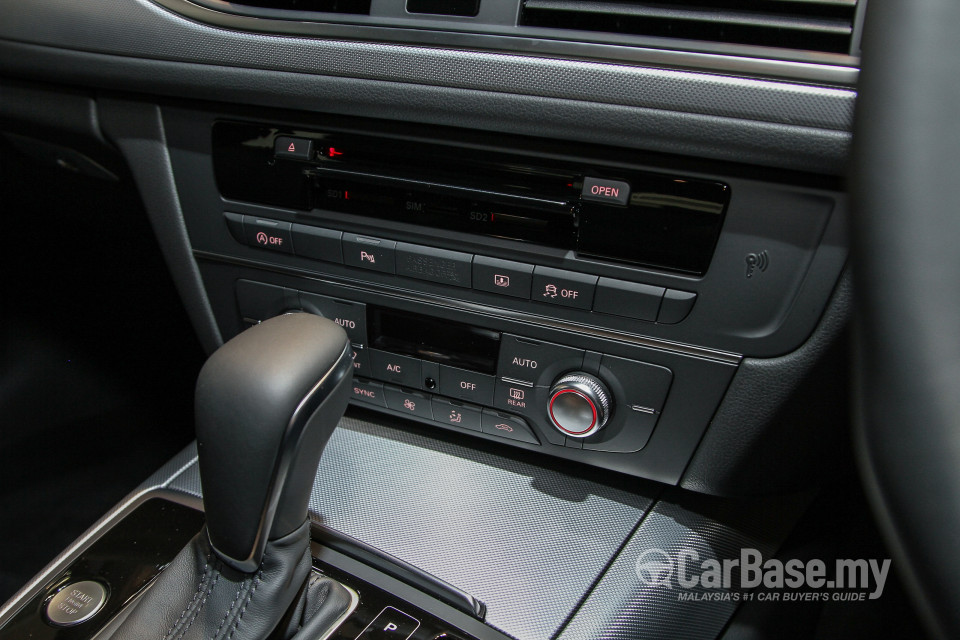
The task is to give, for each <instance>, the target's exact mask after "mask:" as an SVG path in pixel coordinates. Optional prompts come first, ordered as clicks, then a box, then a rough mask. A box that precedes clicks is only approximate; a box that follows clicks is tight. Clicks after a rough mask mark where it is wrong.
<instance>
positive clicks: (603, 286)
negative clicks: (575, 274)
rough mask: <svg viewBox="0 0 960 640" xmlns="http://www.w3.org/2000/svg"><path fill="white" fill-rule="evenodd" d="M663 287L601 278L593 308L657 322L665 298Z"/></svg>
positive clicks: (616, 314)
mask: <svg viewBox="0 0 960 640" xmlns="http://www.w3.org/2000/svg"><path fill="white" fill-rule="evenodd" d="M663 292H664V288H663V287H654V286H652V285H649V284H639V283H636V282H626V281H624V280H614V279H613V278H600V281H599V282H598V283H597V294H596V296H595V297H594V300H593V310H594V311H599V312H600V313H609V314H611V315H615V316H623V317H626V318H636V319H637V320H647V321H648V322H655V321H656V319H657V313H658V312H659V311H660V300H661V299H663Z"/></svg>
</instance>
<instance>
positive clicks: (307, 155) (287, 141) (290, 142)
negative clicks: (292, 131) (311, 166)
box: [273, 136, 313, 160]
mask: <svg viewBox="0 0 960 640" xmlns="http://www.w3.org/2000/svg"><path fill="white" fill-rule="evenodd" d="M273 155H274V156H275V157H277V158H287V159H290V160H310V159H312V158H313V140H310V139H309V138H293V137H290V136H277V139H276V140H274V141H273Z"/></svg>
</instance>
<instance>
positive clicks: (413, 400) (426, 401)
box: [383, 385, 433, 420]
mask: <svg viewBox="0 0 960 640" xmlns="http://www.w3.org/2000/svg"><path fill="white" fill-rule="evenodd" d="M383 393H384V395H385V396H386V397H387V408H388V409H393V410H394V411H402V412H403V413H409V414H410V415H412V416H417V417H418V418H426V419H428V420H433V409H432V408H431V406H430V396H429V395H427V394H425V393H420V392H418V391H410V390H408V389H398V388H396V387H391V386H390V385H384V387H383Z"/></svg>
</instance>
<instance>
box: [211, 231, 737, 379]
mask: <svg viewBox="0 0 960 640" xmlns="http://www.w3.org/2000/svg"><path fill="white" fill-rule="evenodd" d="M193 255H194V257H196V258H199V259H203V260H209V261H213V262H221V263H224V264H232V265H237V266H241V267H252V268H256V269H259V270H261V271H271V272H273V273H279V274H282V275H290V276H297V277H300V278H305V279H307V280H311V281H314V282H319V283H323V284H330V285H340V286H344V285H347V286H350V287H351V288H353V289H354V290H357V291H363V292H366V293H378V294H385V295H389V296H392V297H395V298H399V299H401V300H408V301H413V302H424V303H429V304H431V305H439V306H443V307H447V308H449V309H456V310H460V311H473V312H476V313H480V314H483V315H486V316H490V317H499V318H509V319H512V320H518V321H522V322H525V323H528V324H532V325H536V326H540V327H544V328H548V329H558V330H560V331H573V332H576V333H580V334H585V335H589V336H592V337H596V338H604V339H608V340H616V341H619V342H625V343H628V344H631V345H635V346H642V347H649V348H651V349H658V350H660V351H667V352H670V353H676V354H680V355H685V356H693V357H696V358H703V359H706V360H712V361H714V362H721V363H724V364H732V365H737V364H740V361H741V360H743V356H741V355H739V354H736V353H731V352H727V351H721V350H718V349H708V348H706V347H698V346H696V345H689V344H682V343H679V342H670V341H669V340H659V339H656V338H649V337H646V336H641V335H631V334H628V333H621V332H619V331H613V330H610V329H601V328H599V327H591V326H589V325H584V324H579V323H574V322H569V321H563V320H559V319H557V318H550V317H548V316H533V315H532V314H530V313H525V312H519V311H513V310H511V309H505V308H502V307H491V306H488V305H484V304H478V303H475V302H467V301H465V300H453V299H450V298H446V297H442V296H434V295H430V294H428V293H422V292H416V291H409V290H403V291H401V290H398V289H397V288H395V287H384V286H380V285H377V284H375V283H371V282H366V281H362V282H345V281H339V280H335V279H331V278H324V277H319V276H317V274H316V273H315V272H312V271H308V270H305V269H296V268H293V267H286V266H281V265H278V264H275V263H267V262H257V261H254V260H246V259H244V258H237V257H234V256H227V255H222V254H219V253H212V252H208V251H200V250H194V252H193Z"/></svg>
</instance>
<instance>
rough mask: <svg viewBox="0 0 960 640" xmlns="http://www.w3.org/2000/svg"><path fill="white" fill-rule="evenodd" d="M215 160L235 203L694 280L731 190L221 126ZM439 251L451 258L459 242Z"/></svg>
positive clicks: (350, 136) (385, 142)
mask: <svg viewBox="0 0 960 640" xmlns="http://www.w3.org/2000/svg"><path fill="white" fill-rule="evenodd" d="M213 155H214V169H215V173H216V179H217V184H218V186H219V188H220V192H221V194H223V196H224V197H225V198H228V199H231V200H237V201H241V202H252V203H257V204H265V205H272V206H278V207H284V208H290V209H297V210H300V211H318V212H334V213H347V214H352V215H356V216H359V217H364V218H371V219H376V220H385V221H391V222H397V223H403V224H405V225H415V226H416V227H419V228H420V230H422V232H423V233H424V234H426V235H428V236H430V237H434V236H436V235H438V232H442V231H455V232H460V233H464V234H468V235H470V236H477V237H480V236H487V237H494V238H502V239H506V240H519V241H522V242H525V243H528V244H529V245H530V246H532V247H537V246H542V247H551V248H558V249H564V250H567V251H571V252H574V253H575V254H576V256H577V257H578V258H579V257H589V258H590V259H592V260H597V259H599V260H605V261H609V262H617V263H620V264H624V265H630V266H638V267H646V268H654V269H664V270H670V271H675V272H680V273H685V274H690V275H702V274H704V273H706V271H707V269H708V268H709V266H710V262H711V259H712V258H713V252H714V248H715V247H716V244H717V240H718V238H719V237H720V232H721V229H722V226H723V220H724V217H725V214H726V209H727V204H728V203H729V200H730V190H729V187H727V185H725V184H723V183H720V182H716V181H711V180H703V179H693V178H689V177H686V176H678V175H672V174H665V173H660V172H654V171H648V170H646V169H641V168H639V167H626V166H624V165H622V164H621V165H619V166H617V165H611V164H606V163H605V162H604V161H603V159H602V158H596V157H594V158H584V159H572V158H562V159H561V158H551V157H546V156H542V155H540V156H538V155H534V154H527V155H524V154H523V153H522V152H520V151H508V150H504V151H496V150H490V149H477V148H468V147H463V146H458V144H457V142H456V140H444V141H438V140H431V141H426V140H425V141H414V140H403V139H398V138H390V137H388V136H372V135H363V134H358V133H346V132H341V131H335V130H326V131H319V130H318V131H306V130H301V129H295V128H284V127H270V126H264V125H257V124H250V123H236V122H218V123H216V124H215V125H214V128H213ZM610 155H611V156H614V155H616V154H615V152H614V151H613V150H611V152H610ZM343 230H344V231H347V230H351V229H343ZM446 246H448V247H449V248H451V249H457V246H456V240H455V239H453V238H447V244H446Z"/></svg>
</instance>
